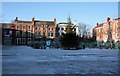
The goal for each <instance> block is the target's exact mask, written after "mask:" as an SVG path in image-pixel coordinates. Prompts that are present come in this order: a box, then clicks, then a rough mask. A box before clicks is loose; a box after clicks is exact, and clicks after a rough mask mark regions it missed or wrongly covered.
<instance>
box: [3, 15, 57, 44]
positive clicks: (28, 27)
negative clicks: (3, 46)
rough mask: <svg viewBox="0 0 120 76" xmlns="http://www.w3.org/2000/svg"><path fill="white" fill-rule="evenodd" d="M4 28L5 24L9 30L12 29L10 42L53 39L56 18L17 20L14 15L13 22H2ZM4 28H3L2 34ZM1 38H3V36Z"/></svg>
mask: <svg viewBox="0 0 120 76" xmlns="http://www.w3.org/2000/svg"><path fill="white" fill-rule="evenodd" d="M2 25H3V27H4V29H5V27H6V26H7V28H9V27H11V25H12V28H9V30H8V31H9V32H10V30H13V33H12V39H13V41H12V44H16V45H26V44H29V43H31V42H32V41H34V42H40V41H42V40H43V38H44V39H46V40H48V39H54V38H55V37H56V27H57V25H56V19H55V18H54V20H53V21H40V20H35V19H34V18H32V20H31V21H25V20H19V19H18V17H16V19H15V21H14V22H13V23H11V25H10V24H8V23H6V24H4V23H2ZM4 32H5V30H3V35H4ZM3 39H5V38H4V37H3Z"/></svg>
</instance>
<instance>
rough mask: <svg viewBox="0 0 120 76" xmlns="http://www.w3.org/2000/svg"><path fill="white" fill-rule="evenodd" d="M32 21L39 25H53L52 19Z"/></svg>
mask: <svg viewBox="0 0 120 76" xmlns="http://www.w3.org/2000/svg"><path fill="white" fill-rule="evenodd" d="M34 22H35V24H40V25H44V24H47V25H54V21H37V20H35V21H34Z"/></svg>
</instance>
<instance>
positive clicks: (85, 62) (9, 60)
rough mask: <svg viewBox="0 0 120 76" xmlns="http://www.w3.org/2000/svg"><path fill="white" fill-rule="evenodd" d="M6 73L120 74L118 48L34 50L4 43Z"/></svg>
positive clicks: (4, 70)
mask: <svg viewBox="0 0 120 76" xmlns="http://www.w3.org/2000/svg"><path fill="white" fill-rule="evenodd" d="M2 61H3V62H2V63H3V64H2V65H3V66H2V71H3V74H96V73H97V74H113V73H118V50H110V49H88V48H86V49H81V50H62V49H33V48H32V47H28V46H3V49H2Z"/></svg>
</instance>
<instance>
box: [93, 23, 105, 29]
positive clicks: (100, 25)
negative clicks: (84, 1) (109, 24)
mask: <svg viewBox="0 0 120 76" xmlns="http://www.w3.org/2000/svg"><path fill="white" fill-rule="evenodd" d="M103 24H104V23H101V24H99V25H98V26H96V27H95V28H97V27H102V26H103Z"/></svg>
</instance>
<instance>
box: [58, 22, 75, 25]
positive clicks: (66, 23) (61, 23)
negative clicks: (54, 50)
mask: <svg viewBox="0 0 120 76" xmlns="http://www.w3.org/2000/svg"><path fill="white" fill-rule="evenodd" d="M59 24H68V23H67V22H60V23H58V25H59ZM72 25H73V23H72Z"/></svg>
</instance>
